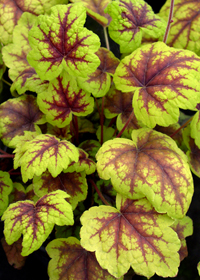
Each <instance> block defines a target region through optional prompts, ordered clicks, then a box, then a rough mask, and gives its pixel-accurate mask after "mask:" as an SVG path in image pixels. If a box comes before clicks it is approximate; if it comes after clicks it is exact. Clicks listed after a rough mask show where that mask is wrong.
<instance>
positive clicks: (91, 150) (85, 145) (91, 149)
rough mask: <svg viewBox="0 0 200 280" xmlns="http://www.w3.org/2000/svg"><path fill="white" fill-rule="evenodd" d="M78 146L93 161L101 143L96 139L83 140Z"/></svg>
mask: <svg viewBox="0 0 200 280" xmlns="http://www.w3.org/2000/svg"><path fill="white" fill-rule="evenodd" d="M79 147H80V148H81V149H83V150H84V151H85V152H86V153H88V154H89V157H91V158H92V159H93V160H94V161H95V156H96V153H97V151H98V150H99V148H100V147H101V144H100V143H99V142H98V141H96V140H85V141H84V142H82V143H81V144H80V145H79Z"/></svg>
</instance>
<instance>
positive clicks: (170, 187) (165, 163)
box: [96, 128, 193, 218]
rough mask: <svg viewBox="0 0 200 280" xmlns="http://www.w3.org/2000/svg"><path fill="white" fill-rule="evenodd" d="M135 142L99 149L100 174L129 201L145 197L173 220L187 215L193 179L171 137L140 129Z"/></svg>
mask: <svg viewBox="0 0 200 280" xmlns="http://www.w3.org/2000/svg"><path fill="white" fill-rule="evenodd" d="M132 139H133V140H129V139H123V138H121V139H119V138H118V139H117V138H116V139H114V140H110V141H107V142H105V143H104V144H103V146H102V147H101V148H100V149H99V151H98V153H97V155H96V158H97V171H98V173H99V176H100V177H101V178H102V179H104V180H108V179H110V178H111V182H112V184H113V187H114V188H115V190H116V191H117V192H118V193H120V194H122V195H124V196H126V197H128V198H130V199H136V198H141V197H143V196H146V197H147V198H148V200H149V201H150V202H151V203H152V205H153V206H154V207H155V209H156V210H157V211H158V212H161V213H167V214H168V215H169V216H170V217H173V218H182V217H184V215H185V214H186V212H187V210H188V208H189V205H190V203H191V199H192V195H193V179H192V174H191V171H190V168H189V165H188V163H187V157H186V155H185V154H184V153H183V152H182V151H181V150H180V149H179V148H178V147H177V145H176V143H175V141H174V140H173V139H172V138H170V137H169V136H167V135H165V134H162V133H159V132H157V131H154V130H151V129H147V128H141V129H137V130H133V132H132Z"/></svg>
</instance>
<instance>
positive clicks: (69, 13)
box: [27, 3, 100, 80]
mask: <svg viewBox="0 0 200 280" xmlns="http://www.w3.org/2000/svg"><path fill="white" fill-rule="evenodd" d="M85 19H86V11H85V8H84V6H83V5H81V4H80V3H77V4H69V5H66V6H65V5H56V6H54V7H52V8H51V15H50V16H48V15H44V16H43V15H41V16H39V17H38V18H37V22H36V24H35V26H34V27H33V28H32V29H31V31H30V32H29V42H30V45H31V48H32V50H31V51H30V52H29V54H28V56H27V59H28V62H29V63H30V65H31V66H32V67H34V69H35V70H36V72H37V74H38V75H39V77H40V78H41V79H42V80H53V79H54V78H56V77H58V76H59V75H60V73H61V72H62V70H63V69H64V70H66V71H67V72H68V73H69V74H70V75H71V76H81V77H85V78H86V77H87V75H88V74H90V73H92V72H94V71H95V70H96V68H97V67H98V66H99V63H100V62H99V59H98V57H97V55H95V52H96V51H97V50H98V48H99V47H100V41H99V38H98V36H97V35H96V34H94V33H93V32H92V31H89V30H87V29H86V28H85V27H83V25H84V23H85ZM63 38H64V40H63Z"/></svg>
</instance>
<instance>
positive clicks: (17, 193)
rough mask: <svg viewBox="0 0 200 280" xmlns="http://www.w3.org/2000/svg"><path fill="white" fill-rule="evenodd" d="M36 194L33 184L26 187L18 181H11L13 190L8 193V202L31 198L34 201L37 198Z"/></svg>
mask: <svg viewBox="0 0 200 280" xmlns="http://www.w3.org/2000/svg"><path fill="white" fill-rule="evenodd" d="M38 198H39V197H38V196H36V195H35V192H34V190H33V184H31V185H29V186H28V187H27V188H26V189H25V188H24V186H23V185H22V184H20V183H16V182H15V183H13V190H12V192H11V193H10V196H9V201H10V203H13V202H17V201H19V200H26V199H28V200H32V201H33V202H36V201H37V200H38Z"/></svg>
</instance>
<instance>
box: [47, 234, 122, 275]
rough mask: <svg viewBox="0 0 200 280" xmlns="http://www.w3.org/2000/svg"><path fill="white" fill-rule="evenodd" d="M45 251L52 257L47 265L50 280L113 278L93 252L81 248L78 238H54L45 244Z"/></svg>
mask: <svg viewBox="0 0 200 280" xmlns="http://www.w3.org/2000/svg"><path fill="white" fill-rule="evenodd" d="M46 251H47V253H48V254H49V256H50V258H52V260H50V262H49V266H48V273H49V277H50V279H52V280H61V279H79V280H85V279H87V280H94V279H95V280H114V279H115V278H114V277H113V276H112V275H110V274H109V273H108V272H107V271H106V270H105V269H102V268H101V266H100V265H99V264H98V262H97V260H96V257H95V255H94V253H91V252H87V251H86V250H85V249H83V248H82V247H81V245H80V242H79V240H78V239H76V238H75V237H68V238H58V239H55V240H53V241H51V242H50V243H49V244H48V245H47V247H46ZM122 279H123V278H120V279H119V280H122Z"/></svg>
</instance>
